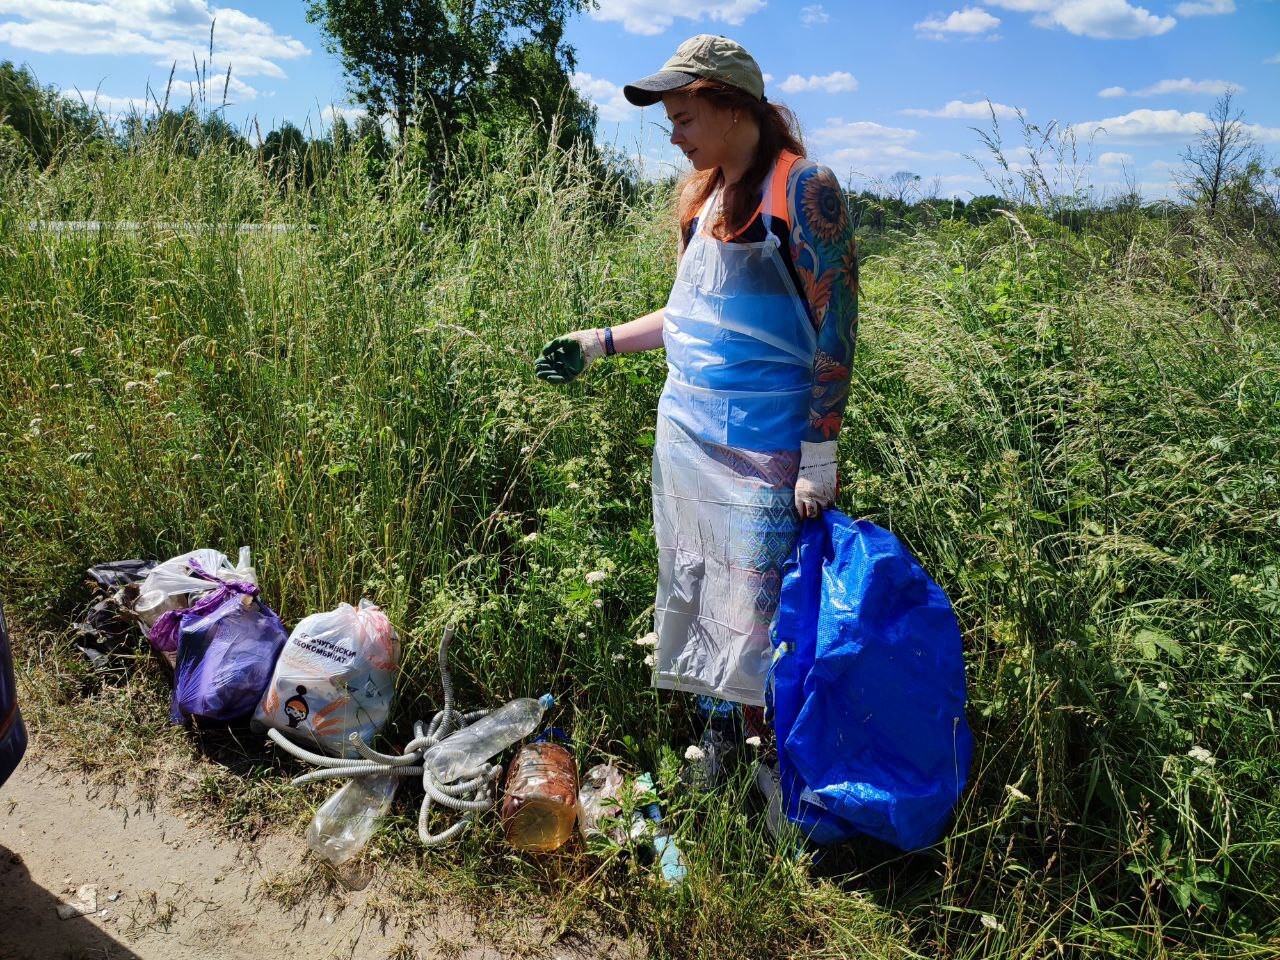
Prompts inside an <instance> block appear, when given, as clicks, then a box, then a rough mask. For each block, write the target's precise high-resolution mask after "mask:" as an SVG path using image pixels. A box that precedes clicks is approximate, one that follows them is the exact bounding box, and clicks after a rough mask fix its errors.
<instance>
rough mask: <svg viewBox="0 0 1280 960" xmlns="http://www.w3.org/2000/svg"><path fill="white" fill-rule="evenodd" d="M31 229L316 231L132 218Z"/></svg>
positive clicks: (305, 226)
mask: <svg viewBox="0 0 1280 960" xmlns="http://www.w3.org/2000/svg"><path fill="white" fill-rule="evenodd" d="M27 229H28V230H32V231H39V230H44V231H48V232H50V233H101V232H103V231H104V230H110V231H119V232H121V233H141V232H142V231H144V230H167V231H169V232H171V233H213V232H215V231H218V230H227V229H233V230H235V232H236V233H293V232H295V231H298V230H314V229H315V225H314V224H310V223H237V224H229V223H192V222H183V221H166V220H156V221H132V220H31V221H29V222H28V223H27Z"/></svg>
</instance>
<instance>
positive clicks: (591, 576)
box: [586, 570, 609, 583]
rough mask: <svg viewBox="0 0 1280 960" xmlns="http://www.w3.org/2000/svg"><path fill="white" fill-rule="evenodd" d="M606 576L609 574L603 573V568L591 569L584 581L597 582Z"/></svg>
mask: <svg viewBox="0 0 1280 960" xmlns="http://www.w3.org/2000/svg"><path fill="white" fill-rule="evenodd" d="M608 576H609V575H608V574H607V573H605V572H604V571H603V570H592V571H591V572H590V573H588V574H587V576H586V581H587V583H599V582H600V581H601V580H604V579H605V578H606V577H608Z"/></svg>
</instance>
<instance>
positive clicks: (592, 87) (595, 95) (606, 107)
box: [572, 72, 640, 123]
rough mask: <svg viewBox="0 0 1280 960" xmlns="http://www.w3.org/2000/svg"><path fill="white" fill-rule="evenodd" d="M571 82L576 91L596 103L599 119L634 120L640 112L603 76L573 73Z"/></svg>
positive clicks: (615, 85)
mask: <svg viewBox="0 0 1280 960" xmlns="http://www.w3.org/2000/svg"><path fill="white" fill-rule="evenodd" d="M572 82H573V88H574V89H575V90H577V91H578V93H580V94H582V96H584V97H586V98H587V99H588V100H590V101H591V102H592V103H594V104H595V105H596V110H597V111H598V112H599V114H600V119H601V120H607V121H609V122H610V123H613V122H619V121H624V120H634V119H635V118H636V117H637V116H638V115H639V113H640V108H639V107H635V106H632V105H631V104H630V103H628V102H627V98H626V97H624V96H623V95H622V88H621V87H620V86H618V85H617V84H616V83H613V82H611V81H609V80H606V79H604V77H594V76H592V75H591V74H589V73H581V72H579V73H575V74H574V75H573V81H572Z"/></svg>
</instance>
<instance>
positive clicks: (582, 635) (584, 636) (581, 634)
mask: <svg viewBox="0 0 1280 960" xmlns="http://www.w3.org/2000/svg"><path fill="white" fill-rule="evenodd" d="M578 639H579V640H585V639H587V635H586V634H585V633H580V634H578Z"/></svg>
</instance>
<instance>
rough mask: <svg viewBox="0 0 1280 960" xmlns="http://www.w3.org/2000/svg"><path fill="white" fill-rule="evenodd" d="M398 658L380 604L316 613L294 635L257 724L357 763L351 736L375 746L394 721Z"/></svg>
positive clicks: (393, 634) (256, 717)
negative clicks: (381, 732)
mask: <svg viewBox="0 0 1280 960" xmlns="http://www.w3.org/2000/svg"><path fill="white" fill-rule="evenodd" d="M399 659H400V638H399V637H398V636H397V635H396V631H395V628H393V627H392V626H391V621H390V620H388V619H387V615H386V614H385V613H383V612H382V610H381V608H380V607H378V606H377V605H376V604H373V603H371V602H370V601H368V600H361V601H360V608H359V609H358V610H357V609H356V608H355V607H353V606H351V605H350V604H349V603H343V604H340V605H339V606H338V608H337V609H336V610H330V611H328V612H326V613H313V614H312V615H311V616H309V617H306V618H305V619H303V620H302V621H301V622H300V623H299V624H298V625H297V626H296V627H294V628H293V633H291V634H290V635H289V641H288V643H286V644H285V645H284V649H283V650H282V651H281V652H280V659H279V660H277V661H276V669H275V673H274V674H273V676H272V678H271V684H270V685H269V686H268V687H267V692H266V693H265V694H264V695H263V697H262V701H261V702H260V703H259V704H258V709H257V710H256V711H255V712H254V715H253V719H254V721H255V722H256V723H257V724H259V725H264V726H268V727H275V728H276V729H277V730H279V731H281V732H282V733H284V734H285V735H287V736H288V737H290V738H291V739H294V740H297V741H299V742H301V743H303V744H304V745H314V746H318V747H320V749H322V750H325V751H327V752H328V753H335V754H341V755H344V756H348V757H353V756H357V754H356V751H355V749H354V748H353V747H352V746H351V741H350V739H349V737H350V736H351V734H353V733H358V734H360V736H361V737H362V738H363V739H364V741H365V743H368V744H372V743H373V738H374V737H375V736H377V733H378V731H379V730H381V729H382V725H383V724H384V723H386V722H387V716H388V714H390V712H391V700H392V696H393V695H394V693H395V673H396V666H397V664H398V662H399Z"/></svg>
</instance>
